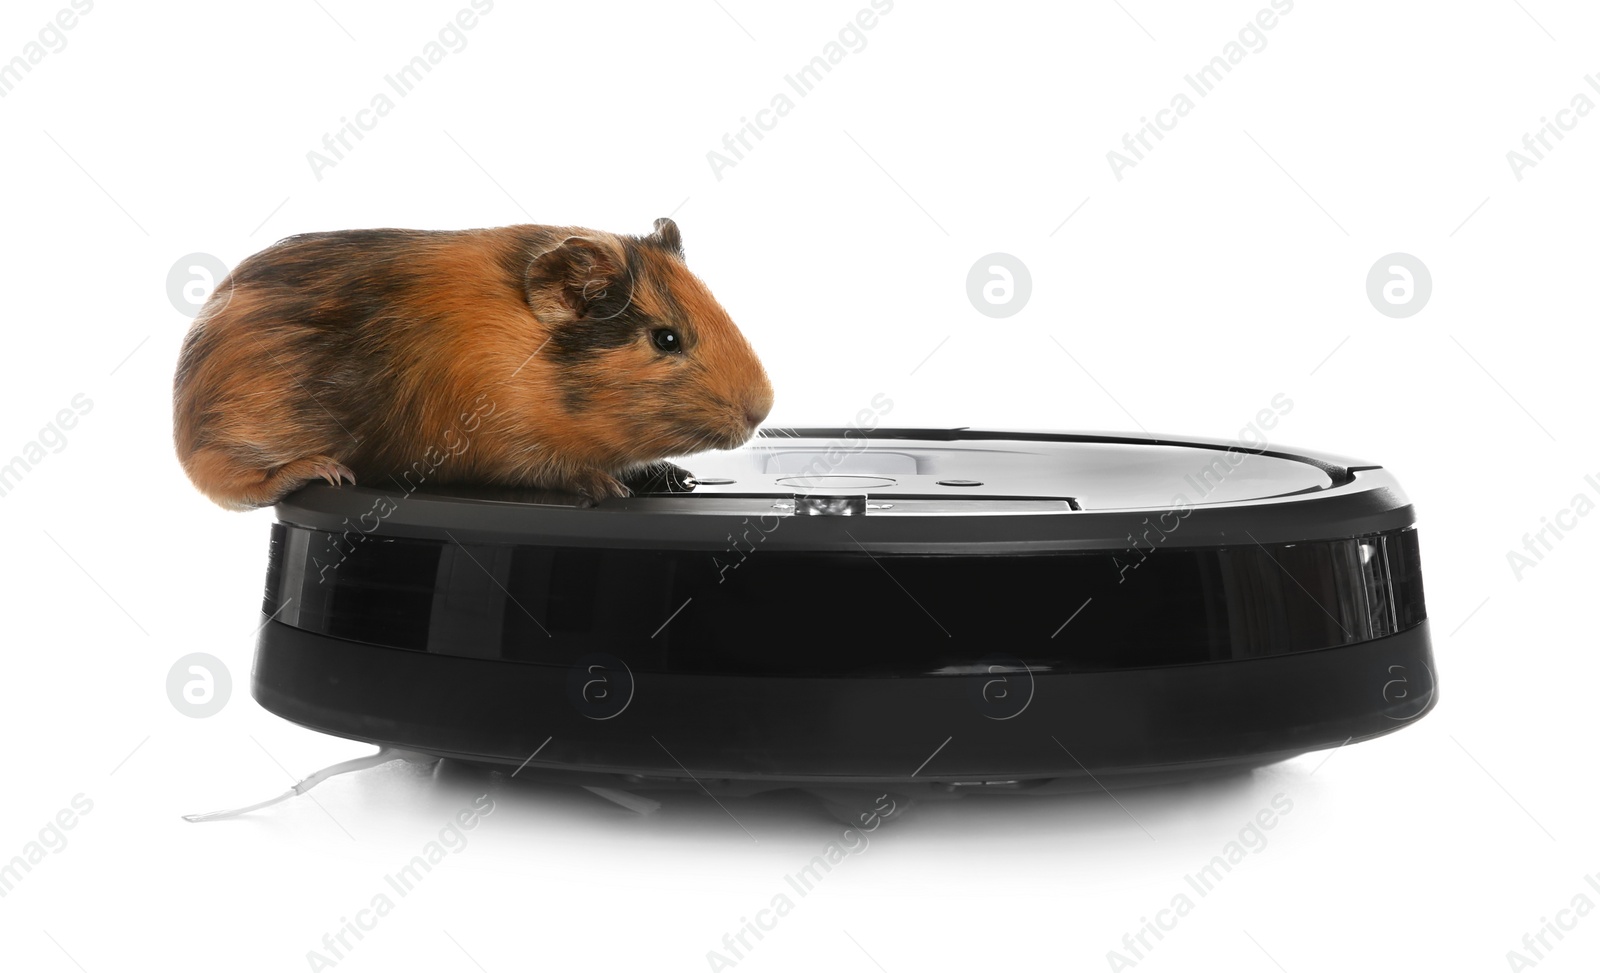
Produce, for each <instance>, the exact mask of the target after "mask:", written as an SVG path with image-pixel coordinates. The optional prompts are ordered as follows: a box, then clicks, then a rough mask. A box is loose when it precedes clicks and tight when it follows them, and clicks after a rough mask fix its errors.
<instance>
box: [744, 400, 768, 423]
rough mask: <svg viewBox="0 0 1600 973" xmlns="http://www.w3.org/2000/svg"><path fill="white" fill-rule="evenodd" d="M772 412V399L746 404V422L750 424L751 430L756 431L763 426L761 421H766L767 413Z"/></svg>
mask: <svg viewBox="0 0 1600 973" xmlns="http://www.w3.org/2000/svg"><path fill="white" fill-rule="evenodd" d="M771 411H772V399H771V397H764V398H762V399H761V400H760V401H756V402H746V403H745V406H744V421H745V422H746V423H748V424H749V426H750V428H751V429H754V428H755V427H757V426H759V425H761V420H763V419H765V418H766V417H767V413H768V412H771Z"/></svg>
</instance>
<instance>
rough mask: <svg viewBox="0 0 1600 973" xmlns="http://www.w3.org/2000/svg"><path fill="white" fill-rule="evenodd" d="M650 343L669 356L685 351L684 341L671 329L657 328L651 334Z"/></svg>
mask: <svg viewBox="0 0 1600 973" xmlns="http://www.w3.org/2000/svg"><path fill="white" fill-rule="evenodd" d="M650 342H651V344H654V345H655V346H656V347H657V348H658V349H660V350H661V351H665V352H667V353H669V354H674V355H676V354H678V353H680V352H682V351H683V339H681V338H679V337H678V332H676V331H674V330H672V329H671V328H657V329H655V330H654V331H652V332H650Z"/></svg>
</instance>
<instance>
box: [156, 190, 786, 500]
mask: <svg viewBox="0 0 1600 973" xmlns="http://www.w3.org/2000/svg"><path fill="white" fill-rule="evenodd" d="M771 408H772V385H771V383H770V382H769V381H768V379H767V374H766V371H765V370H764V369H763V368H762V366H761V361H760V359H758V358H757V357H756V354H755V352H754V351H753V350H752V349H751V347H750V344H749V342H748V341H747V340H746V339H745V337H744V335H743V334H742V333H741V332H740V331H739V329H738V328H737V327H736V326H735V325H734V323H733V320H732V319H731V318H730V317H729V316H728V313H727V312H726V311H725V310H723V308H722V306H721V305H720V304H718V303H717V301H716V299H715V298H714V297H712V296H711V292H710V290H708V289H707V288H706V285H705V284H704V283H702V282H701V281H700V279H699V278H698V277H696V276H695V275H694V274H692V273H690V272H689V269H688V267H686V266H685V264H684V259H683V241H682V238H681V237H680V235H679V232H678V227H677V225H676V224H674V223H673V222H672V221H671V220H670V219H659V220H656V221H655V230H654V232H652V233H650V234H649V235H648V236H642V237H640V236H624V235H618V234H612V233H604V232H599V231H596V230H588V229H584V228H582V227H570V226H532V225H524V226H508V227H500V228H497V229H486V230H461V231H427V230H393V229H387V230H348V231H343V232H335V233H307V234H302V235H300V236H293V237H289V238H288V239H286V240H282V241H280V242H278V243H276V244H274V245H272V246H271V247H268V248H267V249H265V250H263V251H261V252H260V253H257V254H255V255H254V256H252V257H249V258H247V259H246V260H245V261H244V262H242V263H241V264H239V266H238V267H236V268H234V270H233V271H232V273H230V274H229V275H228V276H227V278H226V279H224V280H223V282H222V283H221V284H220V285H218V287H217V289H216V290H215V292H213V293H212V295H211V297H210V298H209V299H208V300H207V301H206V303H205V305H204V306H203V307H202V308H201V310H200V313H199V315H198V316H197V317H196V318H195V322H194V326H193V328H191V329H190V331H189V333H188V335H187V337H186V338H185V339H184V343H183V350H182V353H181V355H180V357H179V361H178V367H177V373H176V375H175V377H174V379H173V437H174V440H175V444H176V446H177V452H178V458H179V460H180V461H181V462H182V464H183V469H184V472H185V473H187V474H188V476H189V479H190V480H191V481H192V482H193V483H194V485H195V486H196V487H197V488H199V490H200V491H201V492H202V493H204V494H205V495H206V496H207V497H210V498H211V499H212V500H213V501H215V502H216V503H218V504H221V505H222V506H224V507H229V508H233V509H241V510H242V509H248V508H251V507H258V506H264V505H267V504H271V503H275V502H277V501H278V500H279V499H281V498H282V497H283V496H284V495H286V494H288V493H290V492H291V491H293V490H296V489H298V488H299V487H301V486H303V485H305V484H307V483H309V482H311V481H312V480H316V479H319V478H321V479H325V480H327V481H328V482H330V483H332V484H334V485H335V486H337V485H338V484H339V483H340V482H342V481H343V480H349V481H350V482H351V483H354V482H356V480H357V478H358V477H359V478H360V479H361V480H362V481H363V482H370V481H374V480H378V481H380V482H381V481H382V480H386V479H389V478H394V480H395V482H396V483H398V482H399V481H400V478H401V477H402V476H404V477H406V478H407V482H408V483H415V482H417V479H418V476H419V472H425V474H426V478H427V480H428V481H429V482H431V483H481V484H504V485H514V486H537V487H544V488H549V489H556V490H564V491H570V492H574V493H577V494H580V495H581V497H582V498H584V499H583V500H582V501H580V502H581V503H582V504H583V505H593V504H594V503H597V502H599V501H601V500H604V499H606V498H609V497H621V496H627V495H629V493H630V490H629V488H628V486H627V485H626V484H625V483H624V482H623V480H624V479H626V478H628V477H629V476H633V475H636V474H638V473H640V472H641V471H644V470H645V468H647V467H649V466H650V465H651V464H653V463H656V462H657V461H659V460H662V459H664V458H666V457H669V456H683V455H687V454H689V453H694V452H699V451H701V450H703V449H707V448H712V449H731V448H733V447H736V446H739V445H740V444H742V443H744V442H746V441H747V440H749V439H750V437H751V436H752V435H754V433H755V430H756V428H757V426H758V425H759V424H760V423H761V421H762V420H763V419H764V418H766V415H767V413H768V411H769V410H770V409H771ZM674 469H675V468H674Z"/></svg>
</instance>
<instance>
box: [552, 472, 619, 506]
mask: <svg viewBox="0 0 1600 973" xmlns="http://www.w3.org/2000/svg"><path fill="white" fill-rule="evenodd" d="M562 485H563V486H564V487H566V488H567V489H568V490H571V491H572V492H573V493H576V494H578V495H579V496H581V497H582V498H583V503H582V504H581V505H582V506H585V507H592V506H594V505H595V504H597V503H599V502H600V501H602V500H609V499H611V498H612V497H631V496H633V491H632V490H630V489H628V485H627V484H626V483H623V482H622V481H621V480H619V479H617V478H616V477H614V476H612V475H611V474H610V473H607V472H606V471H604V470H585V471H583V472H581V473H578V474H576V475H574V476H571V477H569V478H568V479H567V481H566V483H564V484H562Z"/></svg>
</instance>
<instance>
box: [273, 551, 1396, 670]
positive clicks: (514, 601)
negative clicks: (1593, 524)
mask: <svg viewBox="0 0 1600 973" xmlns="http://www.w3.org/2000/svg"><path fill="white" fill-rule="evenodd" d="M263 611H264V612H266V613H267V614H268V615H270V616H273V617H275V618H277V620H278V621H281V622H284V623H286V624H289V625H293V626H295V627H297V628H300V629H303V630H306V631H309V632H315V633H318V634H324V635H330V636H334V637H337V638H342V639H348V640H351V641H358V642H366V643H370V644H374V645H382V646H389V647H393V648H401V649H411V650H416V651H424V652H434V653H442V654H447V655H458V656H468V657H478V658H496V659H507V660H515V661H521V662H528V663H547V664H559V665H566V664H568V663H570V662H571V661H572V660H573V659H576V658H578V657H579V656H581V655H585V654H588V653H594V652H605V653H610V654H611V655H614V656H616V657H617V658H619V659H621V660H622V661H624V662H625V663H626V664H627V665H628V666H629V667H630V668H631V669H632V670H634V671H636V672H669V671H670V672H704V673H710V672H718V673H729V674H748V675H767V674H770V675H817V676H828V675H857V676H862V675H883V676H894V675H912V674H923V673H936V672H939V671H941V670H943V671H946V672H950V671H955V670H956V669H959V668H961V667H970V665H971V664H972V662H973V660H975V659H992V658H995V657H1001V658H1009V659H1013V660H1016V661H1018V662H1019V663H1025V664H1026V665H1028V666H1029V667H1030V668H1033V669H1035V670H1036V671H1100V670H1106V669H1119V668H1141V667H1149V666H1167V665H1180V664H1187V663H1198V662H1213V661H1223V660H1229V659H1245V658H1252V657H1260V656H1267V655H1281V654H1286V653H1291V652H1303V651H1310V650H1314V649H1321V648H1328V647H1331V646H1337V645H1345V644H1351V643H1355V642H1363V641H1367V640H1370V639H1375V638H1381V637H1383V636H1386V635H1391V634H1394V633H1396V632H1400V631H1405V630H1407V629H1409V628H1411V627H1413V626H1415V625H1416V624H1418V623H1419V622H1421V621H1422V620H1423V619H1424V617H1425V615H1426V611H1425V607H1424V604H1423V594H1422V582H1421V572H1420V567H1419V564H1418V557H1417V539H1416V532H1415V531H1414V530H1403V531H1393V532H1389V533H1385V534H1374V535H1369V536H1365V537H1360V538H1352V539H1341V540H1330V541H1309V542H1301V543H1296V544H1271V545H1266V546H1261V545H1247V546H1241V547H1229V548H1206V549H1189V550H1184V549H1176V550H1154V551H1151V552H1149V553H1147V554H1141V552H1139V551H1116V552H1104V553H1094V554H1038V555H1007V556H994V555H988V556H962V555H936V556H912V555H876V556H869V555H868V554H867V553H865V552H864V551H862V552H856V553H811V552H806V553H791V552H786V551H779V550H768V551H758V552H756V553H752V554H750V555H749V556H748V557H744V558H743V559H741V555H740V554H738V553H737V552H735V553H732V554H730V553H728V552H713V551H668V550H620V549H596V548H559V547H537V546H505V545H487V544H472V545H465V546H463V545H459V544H452V543H449V542H440V541H431V540H410V539H395V540H391V539H382V538H378V537H371V538H367V539H366V540H365V541H364V542H362V543H359V544H354V545H349V544H345V545H340V544H339V543H338V538H337V535H335V534H332V533H329V532H325V531H318V530H312V529H308V528H304V527H298V526H293V525H286V524H282V523H280V524H276V525H274V527H273V533H272V543H271V557H270V563H269V566H268V573H267V593H266V599H265V602H264V605H263ZM1069 619H1070V622H1069V621H1068V620H1069Z"/></svg>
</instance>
